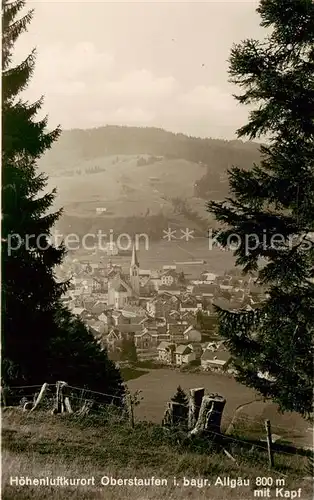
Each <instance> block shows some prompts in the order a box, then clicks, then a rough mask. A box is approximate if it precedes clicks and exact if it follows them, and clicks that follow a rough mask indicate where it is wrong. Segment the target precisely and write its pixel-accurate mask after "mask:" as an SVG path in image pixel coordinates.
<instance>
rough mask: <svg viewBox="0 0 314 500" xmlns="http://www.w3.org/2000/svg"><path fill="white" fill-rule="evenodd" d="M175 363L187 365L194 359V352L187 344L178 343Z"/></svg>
mask: <svg viewBox="0 0 314 500" xmlns="http://www.w3.org/2000/svg"><path fill="white" fill-rule="evenodd" d="M175 356H176V361H175V362H176V365H177V366H181V365H187V364H189V363H191V361H194V360H195V359H196V354H195V352H194V351H193V350H192V349H191V347H189V346H187V345H183V344H181V345H178V346H177V348H176V350H175Z"/></svg>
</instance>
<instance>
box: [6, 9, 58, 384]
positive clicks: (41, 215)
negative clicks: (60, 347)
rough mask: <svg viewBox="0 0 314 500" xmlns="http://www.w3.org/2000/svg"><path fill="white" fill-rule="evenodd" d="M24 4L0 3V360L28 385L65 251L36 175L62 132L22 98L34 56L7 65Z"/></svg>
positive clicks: (23, 21) (22, 25) (49, 323)
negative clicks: (56, 242) (54, 241)
mask: <svg viewBox="0 0 314 500" xmlns="http://www.w3.org/2000/svg"><path fill="white" fill-rule="evenodd" d="M24 3H25V2H24V1H21V0H16V1H13V2H10V1H8V0H3V1H2V92H3V102H2V129H3V136H2V213H3V220H2V266H3V267H2V268H3V273H2V313H3V324H2V334H3V339H2V356H3V368H4V369H3V377H6V378H10V377H14V378H15V380H16V381H17V380H20V381H21V382H22V379H23V378H24V377H26V378H27V380H28V381H29V382H30V381H32V380H33V376H35V373H34V372H36V371H40V365H41V363H43V362H44V358H45V352H46V350H47V348H48V343H49V338H50V337H51V335H53V330H54V326H53V320H52V317H53V314H54V307H55V304H56V302H57V301H58V299H59V298H60V296H61V294H62V293H63V291H64V285H63V284H61V283H60V284H58V283H56V281H55V279H54V267H55V266H56V265H58V264H60V262H61V261H62V257H63V255H64V248H63V247H60V248H55V247H54V246H53V245H50V244H49V236H50V231H51V227H52V225H53V224H54V223H55V221H56V220H57V219H58V217H59V215H60V212H56V213H50V214H47V213H46V212H47V209H48V208H49V207H50V206H51V204H52V202H53V199H54V196H55V192H51V193H48V194H44V195H40V194H39V193H40V192H41V191H42V190H43V189H44V188H45V187H46V183H47V179H46V177H45V176H44V175H43V174H39V173H37V171H36V161H37V160H38V158H39V157H40V156H41V155H42V154H43V153H44V152H45V150H47V149H48V148H50V146H51V144H52V143H53V141H55V140H56V139H57V138H58V136H59V134H60V129H59V128H57V129H55V130H54V131H52V132H46V125H47V119H43V120H37V121H36V114H37V112H38V111H39V110H40V108H41V106H42V102H43V101H42V98H40V99H39V100H38V101H36V102H35V103H29V102H26V101H23V100H22V99H21V98H20V96H19V95H20V93H21V92H22V91H23V90H24V89H25V88H26V87H27V85H28V82H29V79H30V77H31V75H32V73H33V70H34V64H35V52H32V53H31V54H30V55H29V56H28V57H27V58H26V59H25V60H24V61H22V62H21V63H20V64H19V65H17V66H15V67H12V65H11V59H12V51H13V47H14V43H15V41H16V40H17V38H18V37H19V36H20V34H22V33H23V32H25V31H26V29H27V25H28V23H29V22H30V20H31V18H32V15H33V11H29V12H28V13H27V14H26V15H24V16H22V17H20V18H17V16H18V14H19V12H20V11H21V10H22V9H23V7H24ZM35 352H36V353H37V362H36V363H35V364H34V360H33V356H34V353H35ZM37 383H38V380H37Z"/></svg>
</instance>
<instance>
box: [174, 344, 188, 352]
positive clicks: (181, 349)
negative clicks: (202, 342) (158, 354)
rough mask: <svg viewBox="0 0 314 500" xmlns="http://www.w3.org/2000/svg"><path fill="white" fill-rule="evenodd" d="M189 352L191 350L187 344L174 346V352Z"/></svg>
mask: <svg viewBox="0 0 314 500" xmlns="http://www.w3.org/2000/svg"><path fill="white" fill-rule="evenodd" d="M190 352H192V349H191V348H190V347H189V346H187V345H183V344H181V345H178V347H177V348H176V354H189V353H190Z"/></svg>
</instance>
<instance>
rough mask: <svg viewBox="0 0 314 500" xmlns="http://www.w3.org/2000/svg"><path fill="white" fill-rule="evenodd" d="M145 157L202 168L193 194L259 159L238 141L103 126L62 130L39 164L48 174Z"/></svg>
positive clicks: (204, 191) (204, 192) (251, 146)
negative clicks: (110, 158) (93, 163)
mask: <svg viewBox="0 0 314 500" xmlns="http://www.w3.org/2000/svg"><path fill="white" fill-rule="evenodd" d="M115 154H120V155H121V154H125V155H138V154H149V155H155V156H163V157H164V158H169V159H175V158H181V159H185V160H188V161H191V162H195V163H202V164H204V165H206V166H207V167H208V168H207V173H205V174H204V178H203V179H202V181H201V182H198V183H197V186H196V188H195V189H196V192H195V195H196V196H199V197H202V198H203V197H204V198H206V196H207V195H208V190H209V189H210V186H211V187H213V183H214V184H216V183H219V182H221V181H224V180H225V179H224V177H225V175H224V174H225V171H226V169H227V168H230V167H231V166H232V165H237V166H239V167H244V168H250V167H251V166H252V165H253V163H254V162H255V163H258V162H259V159H260V154H259V144H257V143H254V142H243V141H241V140H234V141H227V140H219V139H210V138H208V139H201V138H196V137H189V136H186V135H184V134H174V133H172V132H167V131H165V130H163V129H160V128H152V127H143V128H141V127H126V126H113V125H107V126H104V127H99V128H93V129H88V130H81V129H73V130H66V131H64V132H63V133H62V134H61V137H60V139H59V140H58V141H57V143H55V144H54V146H53V147H52V149H51V150H50V151H49V152H48V153H47V154H46V155H45V156H44V158H43V160H42V161H41V164H42V166H43V168H44V170H45V171H46V172H47V173H48V174H49V173H50V174H52V175H53V173H54V172H49V169H50V168H52V169H53V170H54V171H55V170H56V169H58V168H60V169H62V168H64V167H65V165H66V164H67V165H68V167H70V168H71V167H74V166H75V163H76V162H82V161H84V160H85V161H86V160H87V161H88V160H93V159H95V160H96V159H97V158H100V157H104V156H106V155H115Z"/></svg>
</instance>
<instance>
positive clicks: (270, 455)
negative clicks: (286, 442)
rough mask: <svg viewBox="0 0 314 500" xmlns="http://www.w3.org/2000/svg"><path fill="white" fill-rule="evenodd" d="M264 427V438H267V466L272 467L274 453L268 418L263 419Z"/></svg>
mask: <svg viewBox="0 0 314 500" xmlns="http://www.w3.org/2000/svg"><path fill="white" fill-rule="evenodd" d="M265 429H266V438H267V448H268V461H269V468H270V469H272V468H273V467H274V454H273V447H272V445H273V443H272V438H271V426H270V420H265Z"/></svg>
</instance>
